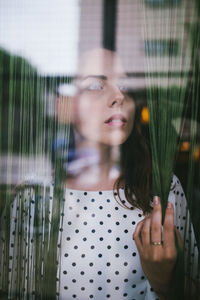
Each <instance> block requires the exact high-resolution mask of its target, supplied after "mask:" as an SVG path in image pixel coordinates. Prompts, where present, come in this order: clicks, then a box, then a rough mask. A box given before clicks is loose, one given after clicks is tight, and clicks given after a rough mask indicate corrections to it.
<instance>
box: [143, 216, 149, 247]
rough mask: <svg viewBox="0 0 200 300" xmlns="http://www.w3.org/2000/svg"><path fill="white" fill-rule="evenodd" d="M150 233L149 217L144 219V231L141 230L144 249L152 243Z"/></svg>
mask: <svg viewBox="0 0 200 300" xmlns="http://www.w3.org/2000/svg"><path fill="white" fill-rule="evenodd" d="M150 232H151V218H150V217H147V218H145V219H144V222H143V227H142V230H141V236H142V245H143V246H144V247H147V246H148V245H149V244H150V242H151V240H150Z"/></svg>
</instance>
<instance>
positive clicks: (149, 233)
mask: <svg viewBox="0 0 200 300" xmlns="http://www.w3.org/2000/svg"><path fill="white" fill-rule="evenodd" d="M161 222H162V211H161V204H160V199H159V197H157V196H155V197H154V208H153V211H152V213H151V214H150V215H149V216H148V217H146V218H145V219H143V220H142V221H141V222H139V223H138V225H137V227H136V230H135V232H134V235H133V237H134V240H135V243H136V246H137V248H138V251H139V254H140V260H141V264H142V268H143V271H144V273H145V274H146V276H147V278H148V280H149V283H150V285H151V286H152V288H153V289H154V290H155V291H156V292H157V294H158V295H159V296H160V298H161V299H171V295H172V290H173V284H172V280H173V271H174V267H175V264H176V259H177V250H176V246H175V237H174V231H175V229H174V208H173V204H171V203H170V202H168V204H167V209H166V214H165V221H164V225H163V233H162V229H161V225H162V223H161ZM178 240H179V242H181V241H180V236H179V235H178Z"/></svg>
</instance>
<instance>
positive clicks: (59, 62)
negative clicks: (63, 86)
mask: <svg viewBox="0 0 200 300" xmlns="http://www.w3.org/2000/svg"><path fill="white" fill-rule="evenodd" d="M79 19H80V6H79V0H67V1H66V0H56V1H54V0H42V1H41V0H28V1H27V0H1V1H0V47H3V48H5V49H6V50H8V51H9V52H12V53H14V54H18V55H20V56H24V57H26V58H28V59H29V60H30V61H31V63H32V64H33V65H35V66H36V67H37V68H38V71H39V72H40V73H42V74H45V75H61V74H74V73H75V71H76V66H77V56H78V39H79Z"/></svg>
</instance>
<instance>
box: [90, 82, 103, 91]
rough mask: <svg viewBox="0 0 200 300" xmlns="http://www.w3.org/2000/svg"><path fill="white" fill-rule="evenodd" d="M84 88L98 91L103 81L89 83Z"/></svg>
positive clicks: (101, 87)
mask: <svg viewBox="0 0 200 300" xmlns="http://www.w3.org/2000/svg"><path fill="white" fill-rule="evenodd" d="M86 89H87V90H89V91H100V90H102V89H103V83H102V82H93V83H90V84H89V85H88V86H87V88H86Z"/></svg>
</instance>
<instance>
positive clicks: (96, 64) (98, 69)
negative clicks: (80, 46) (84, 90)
mask: <svg viewBox="0 0 200 300" xmlns="http://www.w3.org/2000/svg"><path fill="white" fill-rule="evenodd" d="M78 74H79V75H80V76H81V77H85V76H90V75H105V76H107V77H115V76H120V77H121V76H123V75H124V69H123V66H122V63H121V61H120V58H119V57H118V55H117V54H116V53H115V52H112V51H109V50H106V49H94V50H91V51H89V52H86V53H85V54H84V55H82V56H81V58H80V61H79V66H78Z"/></svg>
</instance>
